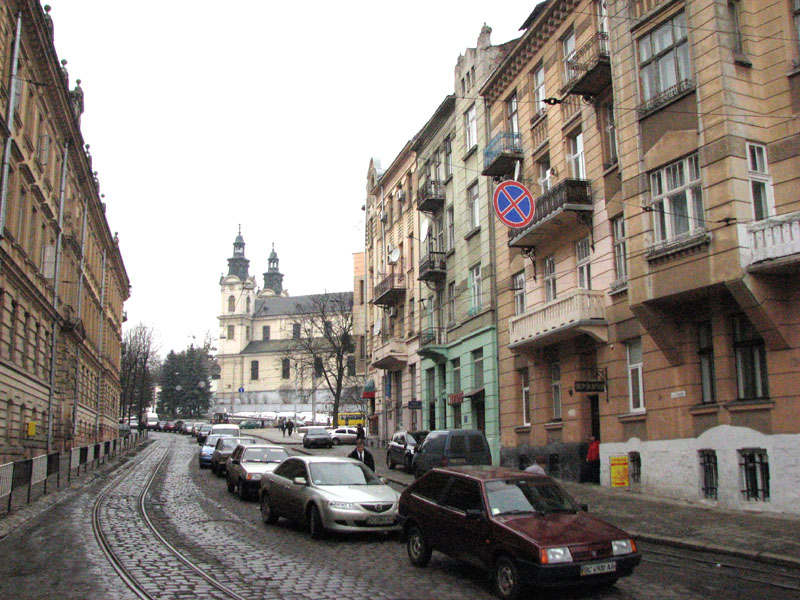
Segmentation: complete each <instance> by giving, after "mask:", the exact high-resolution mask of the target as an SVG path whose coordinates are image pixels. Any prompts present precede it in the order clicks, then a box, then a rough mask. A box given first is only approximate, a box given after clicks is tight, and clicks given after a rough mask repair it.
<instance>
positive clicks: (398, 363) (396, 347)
mask: <svg viewBox="0 0 800 600" xmlns="http://www.w3.org/2000/svg"><path fill="white" fill-rule="evenodd" d="M407 362H408V350H407V349H406V343H405V340H403V338H397V337H390V336H388V335H382V336H381V337H380V346H377V347H376V348H375V350H373V352H372V366H373V367H374V368H376V369H386V370H387V371H397V370H398V369H402V368H403V367H405V366H406V363H407Z"/></svg>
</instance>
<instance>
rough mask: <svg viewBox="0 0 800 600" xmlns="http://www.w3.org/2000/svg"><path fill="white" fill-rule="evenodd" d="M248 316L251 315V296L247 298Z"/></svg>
mask: <svg viewBox="0 0 800 600" xmlns="http://www.w3.org/2000/svg"><path fill="white" fill-rule="evenodd" d="M247 314H250V296H248V297H247Z"/></svg>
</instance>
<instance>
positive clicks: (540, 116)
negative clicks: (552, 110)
mask: <svg viewBox="0 0 800 600" xmlns="http://www.w3.org/2000/svg"><path fill="white" fill-rule="evenodd" d="M546 118H547V110H546V109H544V108H543V109H542V110H540V111H539V112H537V113H536V114H535V115H533V116H532V117H531V129H533V128H534V127H536V126H537V125H538V124H539V123H541V122H542V121H544V120H545V119H546Z"/></svg>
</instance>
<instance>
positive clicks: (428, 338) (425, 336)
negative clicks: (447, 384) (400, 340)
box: [417, 327, 448, 364]
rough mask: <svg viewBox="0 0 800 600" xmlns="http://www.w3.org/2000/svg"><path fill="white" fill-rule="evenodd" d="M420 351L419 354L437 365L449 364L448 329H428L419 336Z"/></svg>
mask: <svg viewBox="0 0 800 600" xmlns="http://www.w3.org/2000/svg"><path fill="white" fill-rule="evenodd" d="M419 346H420V347H419V350H417V354H418V355H419V356H421V357H422V358H428V359H430V360H432V361H434V362H435V363H437V364H444V363H446V362H447V359H448V354H447V329H445V328H444V327H427V328H425V329H423V330H422V331H421V332H420V334H419Z"/></svg>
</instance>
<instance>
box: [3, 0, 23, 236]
mask: <svg viewBox="0 0 800 600" xmlns="http://www.w3.org/2000/svg"><path fill="white" fill-rule="evenodd" d="M15 35H16V37H15V38H14V54H13V58H12V60H11V82H10V85H9V90H10V91H9V93H8V113H7V115H6V125H7V127H8V138H6V144H5V147H4V148H3V175H2V177H3V185H2V190H0V239H2V238H3V236H4V235H5V231H6V215H7V214H8V174H9V170H10V168H11V144H12V140H13V138H14V102H15V100H16V98H17V86H18V85H19V84H18V83H17V71H18V68H19V67H18V65H19V44H20V38H21V37H22V11H20V12H18V13H17V32H16V34H15Z"/></svg>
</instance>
